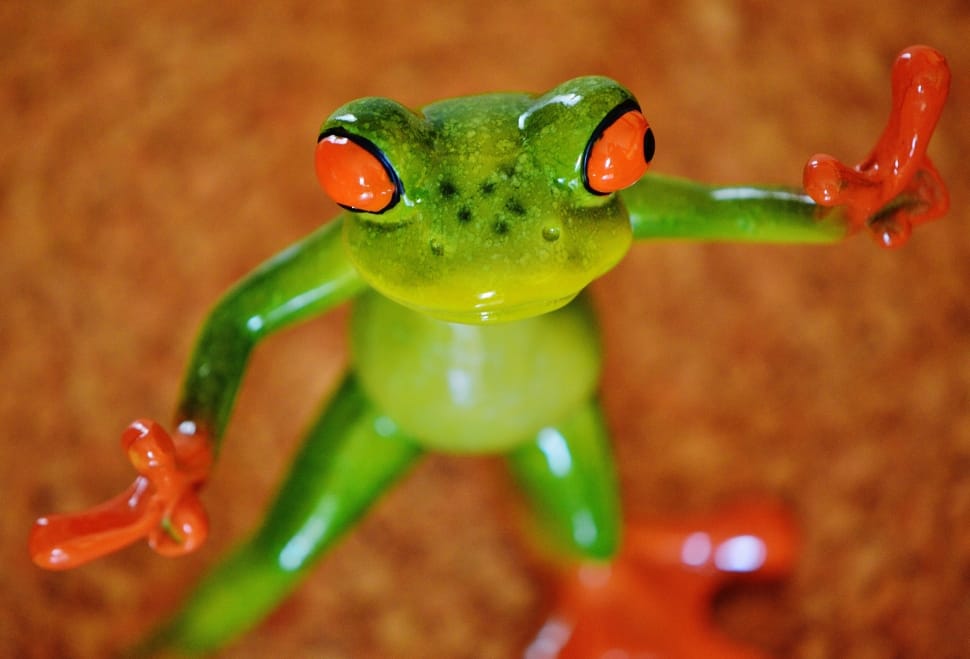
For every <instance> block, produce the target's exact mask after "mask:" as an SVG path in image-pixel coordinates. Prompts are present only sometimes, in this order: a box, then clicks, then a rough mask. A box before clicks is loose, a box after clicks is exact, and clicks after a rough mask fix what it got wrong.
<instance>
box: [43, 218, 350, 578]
mask: <svg viewBox="0 0 970 659" xmlns="http://www.w3.org/2000/svg"><path fill="white" fill-rule="evenodd" d="M341 225H342V222H341V220H337V221H335V222H332V223H330V224H328V225H327V226H325V227H323V228H321V229H320V230H318V231H316V232H315V233H313V234H311V235H310V236H309V237H307V238H306V239H304V240H303V241H302V242H300V243H298V244H296V245H295V246H293V247H291V248H289V249H287V250H285V251H283V252H281V253H280V254H278V255H277V256H275V257H273V258H272V259H270V260H269V261H267V262H266V263H264V264H263V265H261V266H260V267H258V268H257V269H256V270H254V271H253V272H252V273H251V274H249V275H248V276H247V277H246V278H244V279H243V280H242V281H241V282H239V283H238V284H237V285H236V286H235V287H234V288H232V289H231V290H230V291H229V292H228V293H226V295H225V296H224V297H223V298H222V299H221V300H220V301H219V303H218V304H217V305H216V307H215V308H214V309H213V311H212V312H211V313H210V315H209V317H208V319H207V320H206V322H205V324H204V325H203V327H202V331H201V333H200V335H199V338H198V341H197V343H196V347H195V351H194V352H193V355H192V359H191V360H190V362H189V366H188V368H187V370H186V374H185V379H184V383H183V388H182V394H181V398H180V401H179V404H178V408H177V412H176V423H177V429H176V432H175V433H173V434H172V435H171V436H170V435H169V434H167V433H166V432H165V431H164V430H163V429H162V427H161V426H160V425H159V424H157V423H155V422H153V421H147V420H138V421H135V422H134V423H132V424H131V426H129V427H128V429H126V430H125V432H124V433H123V435H122V438H121V444H122V448H123V450H124V451H125V452H126V454H127V455H128V457H129V459H130V460H131V462H132V464H133V466H134V467H135V469H136V471H137V472H138V476H137V477H136V478H135V481H134V483H132V485H131V486H130V487H129V488H128V489H127V490H126V491H124V492H122V493H121V494H119V495H118V496H117V497H115V498H114V499H112V500H110V501H108V502H105V503H103V504H101V505H99V506H96V507H95V508H92V509H90V510H87V511H84V512H81V513H77V514H73V515H51V516H48V517H43V518H41V519H39V520H37V522H36V523H35V524H34V528H33V529H32V531H31V535H30V541H29V545H30V552H31V556H32V557H33V560H34V562H35V563H37V564H38V565H40V566H41V567H46V568H49V569H68V568H72V567H75V566H77V565H80V564H83V563H86V562H88V561H90V560H92V559H94V558H97V557H99V556H102V555H104V554H108V553H111V552H113V551H117V550H118V549H121V548H122V547H124V546H127V545H128V544H131V543H132V542H134V541H136V540H138V539H139V538H142V537H147V539H148V542H149V544H150V545H151V546H152V548H153V549H155V550H156V551H158V552H159V553H162V554H166V555H177V554H182V553H186V552H189V551H192V550H193V549H195V548H196V547H198V546H199V545H200V544H201V543H202V542H203V541H204V539H205V536H206V532H207V521H206V517H205V513H204V511H203V510H202V507H201V504H200V503H199V501H198V498H197V496H196V492H197V491H198V489H199V488H200V487H201V486H202V484H203V483H204V482H205V479H206V477H207V476H208V473H209V469H210V466H211V464H212V460H213V457H214V454H215V452H216V450H217V449H218V446H219V440H220V438H221V436H222V433H223V431H224V430H225V427H226V424H227V422H228V419H229V415H230V413H231V411H232V406H233V403H234V401H235V398H236V393H237V392H238V390H239V386H240V384H241V382H242V378H243V373H244V372H245V368H246V363H247V361H248V357H249V354H250V352H251V351H252V349H253V348H254V347H255V345H256V344H257V343H258V342H259V341H260V340H261V339H262V338H263V337H265V336H267V335H269V334H271V333H272V332H275V331H276V330H279V329H282V328H284V327H286V326H288V325H292V324H293V323H296V322H298V321H300V320H303V319H305V318H307V317H310V316H313V315H316V314H319V313H322V312H324V311H326V310H328V309H330V308H332V307H334V306H335V305H337V304H340V303H341V302H343V301H345V300H347V299H349V298H351V297H353V296H355V295H356V294H358V293H359V292H360V291H361V290H363V288H364V287H365V284H364V283H363V281H362V280H361V279H360V277H359V276H358V274H357V272H356V270H355V269H354V268H353V266H352V265H351V264H350V263H349V262H348V261H347V259H346V257H345V255H344V251H343V248H342V244H341Z"/></svg>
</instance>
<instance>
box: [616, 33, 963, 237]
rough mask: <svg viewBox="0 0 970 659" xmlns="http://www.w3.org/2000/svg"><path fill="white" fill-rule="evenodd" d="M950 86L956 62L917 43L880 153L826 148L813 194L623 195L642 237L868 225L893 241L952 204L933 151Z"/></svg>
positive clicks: (904, 61)
mask: <svg viewBox="0 0 970 659" xmlns="http://www.w3.org/2000/svg"><path fill="white" fill-rule="evenodd" d="M949 89H950V69H949V66H948V65H947V62H946V59H945V58H944V57H943V55H941V54H940V53H939V52H937V51H936V50H934V49H932V48H930V47H928V46H912V47H910V48H907V49H905V50H904V51H903V52H902V53H900V55H899V56H898V57H897V58H896V62H895V63H894V64H893V70H892V106H891V109H890V113H889V119H888V121H887V123H886V127H885V129H884V130H883V132H882V134H881V135H880V137H879V139H878V141H877V142H876V145H875V147H874V148H873V150H872V152H871V153H870V154H869V155H868V156H867V157H866V158H865V159H864V160H863V161H861V162H860V163H859V164H857V165H855V166H854V167H848V166H846V165H844V164H842V163H841V162H839V161H838V160H836V159H835V158H834V157H832V156H829V155H825V154H817V155H815V156H813V157H812V158H810V159H809V161H808V163H807V164H806V165H805V170H804V173H803V185H804V187H805V193H804V194H803V193H802V192H801V191H799V190H795V189H785V188H770V187H762V186H708V185H702V184H699V183H692V182H689V181H682V180H678V179H671V178H663V177H658V176H647V177H645V178H643V179H641V180H640V181H639V182H638V183H637V184H636V185H634V186H633V187H632V188H629V189H628V190H626V191H624V192H623V193H622V198H623V200H624V202H625V203H626V205H627V208H628V211H629V213H630V220H631V223H632V225H633V235H634V237H636V238H640V239H646V238H689V239H694V240H737V241H758V242H832V241H834V240H838V239H840V238H842V237H843V236H845V235H848V234H849V233H853V232H855V231H856V230H859V229H862V228H868V229H869V231H870V232H871V233H872V235H873V237H874V238H875V239H876V241H877V242H878V243H879V244H880V245H882V246H884V247H897V246H899V245H902V244H903V243H905V242H906V240H907V239H908V238H909V235H910V233H911V232H912V230H913V227H915V226H917V225H918V224H921V223H923V222H927V221H929V220H932V219H935V218H937V217H940V216H941V215H943V214H945V213H946V211H947V210H948V208H949V195H948V193H947V189H946V185H945V184H944V182H943V179H942V178H941V177H940V175H939V173H937V171H936V168H935V167H934V166H933V163H932V162H931V161H930V159H929V157H928V156H927V155H926V149H927V146H928V145H929V141H930V137H931V136H932V135H933V130H934V129H935V127H936V123H937V121H938V120H939V118H940V114H941V113H942V111H943V106H944V104H945V102H946V98H947V95H948V94H949Z"/></svg>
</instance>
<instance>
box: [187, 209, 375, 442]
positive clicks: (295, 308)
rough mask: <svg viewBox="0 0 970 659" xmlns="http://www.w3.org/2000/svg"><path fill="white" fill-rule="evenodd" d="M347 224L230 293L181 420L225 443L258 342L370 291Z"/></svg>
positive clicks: (208, 326) (197, 353)
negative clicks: (344, 231) (350, 253)
mask: <svg viewBox="0 0 970 659" xmlns="http://www.w3.org/2000/svg"><path fill="white" fill-rule="evenodd" d="M342 224H343V222H342V218H338V219H337V220H335V221H333V222H331V223H329V224H327V225H326V226H324V227H322V228H321V229H319V230H317V231H316V232H314V233H313V234H311V235H309V236H308V237H306V238H305V239H303V240H302V241H300V242H299V243H297V244H295V245H293V246H292V247H290V248H289V249H286V250H284V251H282V252H280V253H279V254H277V255H276V256H275V257H273V258H271V259H270V260H268V261H267V262H265V263H264V264H263V265H261V266H259V267H258V268H256V269H255V270H254V271H253V272H251V273H250V274H249V275H248V276H246V277H245V278H244V279H243V280H242V281H240V282H239V283H238V284H237V285H236V286H234V287H233V288H232V289H230V290H229V291H228V292H227V293H226V294H225V296H223V298H222V299H221V300H220V301H219V303H218V304H217V305H216V307H215V308H214V309H213V310H212V312H211V313H210V315H209V317H208V319H207V320H206V322H205V324H204V325H203V327H202V331H201V332H200V334H199V338H198V339H197V341H196V345H195V350H194V352H193V354H192V358H191V361H190V362H189V365H188V368H187V369H186V372H185V379H184V382H183V385H182V395H181V399H180V402H179V405H178V412H177V418H178V421H179V422H182V421H191V422H194V423H196V424H201V425H202V426H203V427H204V428H205V429H206V430H207V431H208V432H209V433H210V435H211V436H213V438H214V441H215V442H216V443H218V439H219V437H221V436H222V433H223V431H224V430H225V426H226V423H227V422H228V419H229V415H230V413H231V411H232V405H233V402H234V401H235V398H236V393H237V392H238V390H239V386H240V384H241V381H242V377H243V373H244V372H245V369H246V362H247V360H248V357H249V354H250V352H251V351H252V349H253V347H254V346H255V345H256V343H257V342H258V341H259V340H260V339H262V338H263V337H265V336H266V335H268V334H270V333H272V332H275V331H277V330H279V329H281V328H283V327H285V326H287V325H291V324H293V323H296V322H298V321H300V320H303V319H306V318H308V317H310V316H313V315H316V314H319V313H322V312H324V311H326V310H327V309H330V308H332V307H334V306H336V305H337V304H339V303H341V302H343V301H345V300H347V299H349V298H351V297H354V296H355V295H357V294H358V293H359V292H360V291H362V290H363V289H364V288H365V284H364V282H363V281H362V280H361V278H360V276H359V275H358V274H357V271H356V270H355V269H354V267H353V266H352V265H351V264H350V262H349V261H348V260H347V258H346V255H345V253H344V249H343V244H342V239H341V227H342Z"/></svg>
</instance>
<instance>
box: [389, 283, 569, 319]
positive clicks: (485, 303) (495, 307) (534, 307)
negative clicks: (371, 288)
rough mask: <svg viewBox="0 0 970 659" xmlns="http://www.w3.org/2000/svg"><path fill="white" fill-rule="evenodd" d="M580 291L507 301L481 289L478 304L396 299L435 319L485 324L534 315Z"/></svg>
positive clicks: (546, 311) (551, 307) (554, 307)
mask: <svg viewBox="0 0 970 659" xmlns="http://www.w3.org/2000/svg"><path fill="white" fill-rule="evenodd" d="M579 293H580V291H578V290H577V291H574V292H571V293H569V294H567V295H563V296H560V297H557V298H552V299H549V298H536V299H533V300H523V301H518V302H514V303H513V302H506V301H505V300H504V299H502V298H501V297H499V296H497V295H489V294H488V293H483V294H480V295H479V302H478V303H477V304H473V305H469V306H465V307H456V308H434V307H427V306H416V305H414V304H413V303H408V302H407V301H405V300H397V301H398V302H399V303H401V304H403V305H405V306H409V307H411V308H412V309H415V310H416V311H420V312H422V313H425V314H427V315H429V316H431V317H432V318H435V319H437V320H442V321H445V322H449V323H461V324H464V325H484V324H493V323H508V322H513V321H517V320H525V319H527V318H532V317H534V316H541V315H543V314H546V313H549V312H551V311H555V310H556V309H559V308H561V307H564V306H566V305H567V304H569V303H570V302H572V301H573V299H575V297H576V296H577V295H579Z"/></svg>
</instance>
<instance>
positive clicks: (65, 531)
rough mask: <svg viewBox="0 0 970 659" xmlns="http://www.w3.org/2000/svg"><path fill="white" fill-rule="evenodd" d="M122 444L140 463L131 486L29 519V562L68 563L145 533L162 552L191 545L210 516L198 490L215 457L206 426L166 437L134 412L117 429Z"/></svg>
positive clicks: (60, 567) (111, 549)
mask: <svg viewBox="0 0 970 659" xmlns="http://www.w3.org/2000/svg"><path fill="white" fill-rule="evenodd" d="M121 447H122V449H123V450H124V451H125V453H126V454H127V455H128V459H129V460H131V463H132V465H134V467H135V469H136V470H137V471H138V474H139V475H138V477H137V478H135V481H134V482H133V483H132V484H131V486H130V487H129V488H128V489H127V490H125V491H124V492H122V493H121V494H119V495H118V496H116V497H115V498H113V499H111V500H109V501H106V502H105V503H102V504H100V505H98V506H95V507H93V508H91V509H89V510H86V511H84V512H81V513H75V514H71V515H50V516H47V517H41V518H40V519H38V520H37V521H36V522H35V523H34V527H33V528H32V529H31V532H30V539H29V542H28V546H29V549H30V554H31V557H32V558H33V560H34V563H36V564H37V565H39V566H40V567H43V568H47V569H50V570H67V569H70V568H73V567H77V566H79V565H82V564H84V563H87V562H88V561H91V560H93V559H95V558H99V557H101V556H104V555H106V554H110V553H112V552H115V551H118V550H120V549H122V548H123V547H126V546H127V545H129V544H131V543H133V542H135V541H136V540H138V539H139V538H142V537H147V538H148V544H149V545H150V546H151V548H152V549H154V550H155V551H157V552H158V553H160V554H163V555H166V556H177V555H180V554H185V553H188V552H191V551H194V550H195V549H197V548H198V547H199V546H201V545H202V543H203V542H204V541H205V538H206V534H207V532H208V521H207V519H206V515H205V511H204V510H203V509H202V504H201V503H200V502H199V499H198V496H197V491H198V489H199V488H200V487H201V485H202V483H203V482H204V481H205V479H206V476H207V475H208V473H209V469H210V467H211V465H212V451H211V449H210V443H209V441H208V439H207V437H206V435H205V434H204V433H195V434H183V433H177V434H176V435H175V440H174V441H173V439H172V438H171V437H169V435H168V433H166V432H165V431H164V430H163V429H162V427H161V426H160V425H159V424H157V423H155V422H154V421H148V420H138V421H135V422H134V423H132V424H131V425H130V426H128V428H127V429H126V430H125V431H124V433H122V435H121Z"/></svg>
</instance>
